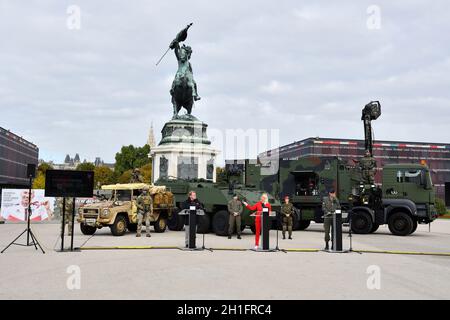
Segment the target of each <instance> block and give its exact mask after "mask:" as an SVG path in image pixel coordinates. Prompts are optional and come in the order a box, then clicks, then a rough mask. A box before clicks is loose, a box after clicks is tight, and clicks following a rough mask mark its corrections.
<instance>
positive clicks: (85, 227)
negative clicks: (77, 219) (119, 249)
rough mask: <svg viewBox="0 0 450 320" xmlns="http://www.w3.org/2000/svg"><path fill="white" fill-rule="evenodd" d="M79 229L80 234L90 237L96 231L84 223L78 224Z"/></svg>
mask: <svg viewBox="0 0 450 320" xmlns="http://www.w3.org/2000/svg"><path fill="white" fill-rule="evenodd" d="M80 229H81V233H82V234H84V235H86V236H92V235H93V234H94V233H95V231H97V228H96V227H92V226H88V225H86V224H84V223H80Z"/></svg>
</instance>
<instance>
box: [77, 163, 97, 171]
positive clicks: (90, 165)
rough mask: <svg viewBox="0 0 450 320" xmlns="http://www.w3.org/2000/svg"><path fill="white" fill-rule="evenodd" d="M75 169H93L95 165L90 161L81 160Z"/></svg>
mask: <svg viewBox="0 0 450 320" xmlns="http://www.w3.org/2000/svg"><path fill="white" fill-rule="evenodd" d="M75 170H77V171H94V170H95V165H94V164H93V163H92V162H83V163H80V164H79V165H77V167H76V169H75Z"/></svg>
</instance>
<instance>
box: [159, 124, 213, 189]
mask: <svg viewBox="0 0 450 320" xmlns="http://www.w3.org/2000/svg"><path fill="white" fill-rule="evenodd" d="M207 127H208V125H207V124H206V123H204V122H202V121H199V120H198V119H197V118H195V117H194V116H188V115H185V116H178V117H176V118H174V119H172V120H170V121H168V122H166V124H165V125H164V128H163V129H162V131H161V133H162V139H161V142H160V143H159V145H158V146H157V147H154V148H152V149H151V151H150V155H151V157H152V160H153V174H152V181H153V182H156V181H157V180H158V179H160V178H162V179H205V180H210V181H213V182H216V166H215V158H216V156H217V154H218V153H219V151H218V150H216V149H214V148H213V147H211V141H210V140H209V139H208V136H207V132H206V131H207Z"/></svg>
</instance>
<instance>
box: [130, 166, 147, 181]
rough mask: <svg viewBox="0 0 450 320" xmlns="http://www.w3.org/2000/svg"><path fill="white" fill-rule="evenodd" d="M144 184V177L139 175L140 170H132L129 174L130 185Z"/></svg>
mask: <svg viewBox="0 0 450 320" xmlns="http://www.w3.org/2000/svg"><path fill="white" fill-rule="evenodd" d="M142 182H144V177H143V176H142V174H141V170H139V169H133V172H132V173H131V179H130V183H142Z"/></svg>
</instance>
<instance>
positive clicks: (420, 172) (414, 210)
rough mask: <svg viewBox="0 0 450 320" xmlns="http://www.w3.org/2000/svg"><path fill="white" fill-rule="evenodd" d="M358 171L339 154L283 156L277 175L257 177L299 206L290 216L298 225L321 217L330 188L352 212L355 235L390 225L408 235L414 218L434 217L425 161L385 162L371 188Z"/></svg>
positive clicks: (301, 226)
mask: <svg viewBox="0 0 450 320" xmlns="http://www.w3.org/2000/svg"><path fill="white" fill-rule="evenodd" d="M358 176H359V171H358V169H357V168H356V167H354V166H352V165H349V164H348V163H346V162H345V161H343V160H341V159H339V158H337V157H322V158H319V157H307V158H300V159H295V160H294V159H281V160H280V162H279V172H278V174H277V176H276V177H261V188H262V189H265V190H269V191H271V192H274V193H275V192H277V194H278V196H280V197H282V196H284V195H289V196H290V197H291V199H292V202H293V204H294V206H295V207H296V208H297V209H298V211H297V214H296V216H295V217H294V218H295V220H294V227H295V228H296V229H297V230H298V229H300V230H303V229H306V228H307V227H308V226H309V224H310V222H311V221H315V222H319V223H320V222H323V218H322V216H323V212H322V208H321V205H322V197H323V196H325V195H326V194H327V191H328V190H330V189H335V190H336V192H337V196H338V198H339V199H340V201H341V204H342V207H343V209H344V210H346V211H347V212H350V213H351V217H352V218H351V219H352V220H351V228H352V231H353V232H355V233H358V234H367V233H372V232H375V231H376V230H377V229H378V227H379V226H380V225H382V224H388V227H389V230H390V231H391V233H392V234H394V235H401V236H405V235H409V234H412V233H413V232H414V231H415V230H416V228H417V224H418V223H430V222H432V221H433V220H434V219H436V218H437V213H436V209H435V191H434V188H433V184H432V181H431V175H430V171H429V169H428V167H427V166H425V165H422V164H390V165H386V166H384V168H383V174H382V184H381V186H375V185H373V186H372V187H371V188H372V193H368V192H367V189H366V188H367V187H365V186H364V185H360V179H359V178H358ZM274 178H276V179H277V180H278V181H277V182H276V183H273V179H274ZM273 189H276V190H273ZM362 190H365V191H364V192H365V193H364V194H363V192H362ZM372 198H373V199H372Z"/></svg>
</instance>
